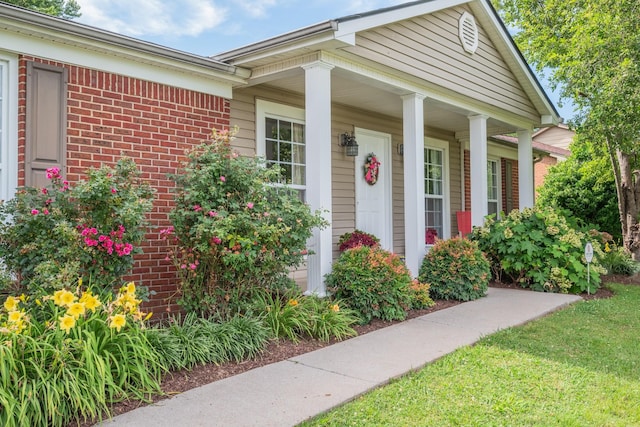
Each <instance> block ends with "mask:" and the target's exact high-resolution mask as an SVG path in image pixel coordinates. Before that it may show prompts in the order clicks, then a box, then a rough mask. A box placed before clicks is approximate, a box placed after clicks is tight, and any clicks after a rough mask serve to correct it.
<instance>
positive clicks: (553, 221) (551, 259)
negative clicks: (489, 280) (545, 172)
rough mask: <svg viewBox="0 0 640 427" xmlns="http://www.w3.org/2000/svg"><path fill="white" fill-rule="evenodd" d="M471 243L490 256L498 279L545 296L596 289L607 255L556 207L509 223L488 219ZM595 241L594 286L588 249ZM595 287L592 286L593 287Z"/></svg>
mask: <svg viewBox="0 0 640 427" xmlns="http://www.w3.org/2000/svg"><path fill="white" fill-rule="evenodd" d="M471 238H472V239H473V240H476V241H477V242H478V244H479V247H480V249H481V250H482V251H483V252H484V253H485V254H486V255H487V258H488V259H489V261H490V263H491V268H492V271H493V273H494V275H495V277H496V278H497V279H499V280H500V279H503V280H507V281H511V282H514V283H519V284H520V285H522V286H523V287H530V288H532V289H534V290H537V291H545V292H563V293H566V292H573V293H579V292H584V291H586V290H587V287H590V289H591V290H594V289H597V288H598V286H599V285H600V274H603V273H604V272H605V270H604V268H602V266H601V265H600V261H599V260H600V259H602V256H603V252H602V249H601V245H600V242H599V241H598V239H591V238H589V236H588V235H587V234H585V233H583V232H581V231H577V230H575V229H573V228H571V227H570V226H569V225H568V224H567V220H566V219H565V218H564V217H563V216H561V215H558V213H556V212H555V211H554V210H553V209H551V208H534V209H531V208H526V209H523V210H522V212H519V211H517V210H513V211H511V213H509V215H507V216H506V217H505V218H504V219H502V220H500V221H494V220H493V219H487V221H486V222H485V224H484V226H483V227H477V228H474V230H473V233H472V234H471ZM587 241H592V244H593V249H594V257H593V262H592V263H591V267H590V281H588V279H587V264H586V260H585V259H584V247H585V244H586V243H587ZM589 283H590V284H589Z"/></svg>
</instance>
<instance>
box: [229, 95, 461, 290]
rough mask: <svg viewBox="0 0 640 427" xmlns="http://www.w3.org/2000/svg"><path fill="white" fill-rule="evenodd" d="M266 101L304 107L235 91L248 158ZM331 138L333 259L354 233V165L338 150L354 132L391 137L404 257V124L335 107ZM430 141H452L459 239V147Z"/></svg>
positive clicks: (235, 112) (396, 234) (235, 117)
mask: <svg viewBox="0 0 640 427" xmlns="http://www.w3.org/2000/svg"><path fill="white" fill-rule="evenodd" d="M256 99H264V100H268V101H272V102H280V103H283V104H286V105H292V106H296V107H303V106H304V99H303V97H302V96H301V95H298V94H293V93H283V92H282V91H280V90H274V89H272V88H268V87H264V86H262V87H253V88H248V89H242V90H237V91H236V92H234V99H233V101H232V102H231V124H232V125H238V126H239V127H240V132H239V134H238V137H237V138H236V141H235V143H234V144H235V146H236V147H237V148H238V149H240V150H242V152H244V153H247V154H253V153H255V101H256ZM332 117H333V118H332V123H331V128H332V131H331V134H332V135H333V138H332V140H331V142H330V143H331V152H332V156H331V162H332V171H331V185H332V192H333V203H332V207H331V208H332V226H333V243H334V247H333V249H334V250H333V255H334V259H335V258H337V257H338V240H339V238H340V236H341V235H342V234H344V233H346V232H349V231H353V230H354V228H355V224H356V223H355V182H354V178H355V167H356V165H355V160H354V158H353V157H347V156H345V155H344V151H343V148H342V147H340V146H339V145H338V136H339V135H340V134H341V133H343V132H347V131H348V132H351V131H352V130H353V129H354V128H356V127H357V128H363V129H368V130H373V131H377V132H383V133H389V134H391V143H392V147H391V153H392V168H393V175H392V189H391V191H392V199H393V204H392V206H393V249H394V251H395V252H396V253H398V254H401V255H404V167H403V156H401V155H400V154H398V145H399V144H401V143H402V121H401V120H399V119H395V118H391V117H387V116H382V115H377V114H373V113H371V112H369V111H365V110H358V109H355V108H353V107H347V106H344V105H339V104H334V105H333V106H332ZM425 135H426V136H430V137H433V138H438V139H441V140H446V141H449V165H450V167H449V171H450V177H449V179H450V180H451V181H450V191H451V216H452V218H451V225H452V227H451V234H452V235H456V233H457V226H456V222H455V221H456V218H455V212H456V211H458V210H461V206H462V196H461V159H460V144H459V143H458V142H457V141H456V140H455V139H454V137H453V135H451V134H450V133H446V132H442V131H439V130H436V129H432V128H427V129H426V131H425ZM305 273H306V271H305V270H304V269H301V270H298V271H297V272H296V273H295V275H294V277H295V279H296V280H297V281H298V282H299V283H301V285H302V286H304V283H303V280H302V279H301V278H304V275H305Z"/></svg>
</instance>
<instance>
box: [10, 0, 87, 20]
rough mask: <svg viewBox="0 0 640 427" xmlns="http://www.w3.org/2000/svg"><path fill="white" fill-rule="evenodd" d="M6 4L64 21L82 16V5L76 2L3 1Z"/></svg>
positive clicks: (58, 0) (71, 0) (62, 0)
mask: <svg viewBox="0 0 640 427" xmlns="http://www.w3.org/2000/svg"><path fill="white" fill-rule="evenodd" d="M2 1H4V2H5V3H9V4H13V5H15V6H20V7H24V8H25V9H31V10H35V11H36V12H40V13H46V14H47V15H53V16H57V17H60V18H64V19H71V18H77V17H79V16H80V5H79V4H78V2H77V1H76V0H2Z"/></svg>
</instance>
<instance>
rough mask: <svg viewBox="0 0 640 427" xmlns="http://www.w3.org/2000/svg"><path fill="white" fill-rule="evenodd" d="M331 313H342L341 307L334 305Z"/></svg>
mask: <svg viewBox="0 0 640 427" xmlns="http://www.w3.org/2000/svg"><path fill="white" fill-rule="evenodd" d="M331 311H335V312H336V313H337V312H339V311H340V306H338V304H333V305H332V306H331Z"/></svg>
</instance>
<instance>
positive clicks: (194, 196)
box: [161, 130, 325, 315]
mask: <svg viewBox="0 0 640 427" xmlns="http://www.w3.org/2000/svg"><path fill="white" fill-rule="evenodd" d="M234 133H235V132H233V131H232V132H228V131H215V130H214V131H213V135H212V138H211V140H210V141H206V142H204V143H203V144H201V145H200V146H198V147H196V148H195V149H193V150H192V151H191V152H189V153H187V161H186V162H185V163H184V165H183V168H182V171H180V173H178V174H176V175H173V176H172V178H173V179H174V180H175V181H176V187H177V191H176V199H175V200H176V205H175V208H174V209H173V211H172V212H171V214H170V218H171V221H172V223H173V227H172V228H170V229H167V230H163V231H162V232H161V233H162V235H163V237H164V238H167V239H175V243H176V246H177V247H176V250H175V251H173V252H172V253H171V254H170V256H171V258H173V260H174V263H175V265H176V267H177V268H178V271H179V273H180V280H181V283H180V290H181V293H182V295H181V299H180V303H181V304H182V306H183V307H184V308H185V309H186V310H187V311H196V312H199V313H203V314H204V313H207V314H211V313H215V312H217V313H218V314H220V313H222V314H225V315H226V314H233V313H231V311H233V310H232V308H231V306H232V305H233V304H235V303H238V301H239V300H243V299H245V298H246V297H247V294H248V293H249V291H250V290H251V289H253V288H256V287H271V286H276V285H278V284H279V283H282V281H283V280H284V279H285V278H286V276H287V274H288V272H289V269H290V268H291V267H295V266H299V265H300V264H301V263H302V262H303V261H304V256H305V255H306V254H307V250H306V249H305V248H306V243H307V240H308V239H309V238H310V237H311V230H312V229H313V228H315V227H322V226H324V225H325V221H324V220H323V219H322V217H321V215H320V214H319V213H312V212H311V211H310V209H309V207H308V206H307V205H306V204H304V203H303V202H302V201H301V200H300V198H299V196H298V193H297V192H296V191H295V190H291V189H289V188H287V187H285V186H281V185H278V184H277V182H278V179H279V177H280V171H279V170H277V169H276V168H275V167H269V168H268V167H265V164H264V162H263V161H262V160H260V159H256V158H248V157H241V156H239V155H238V154H237V153H236V152H234V151H233V150H232V149H231V145H230V143H231V140H232V139H233V135H234Z"/></svg>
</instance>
